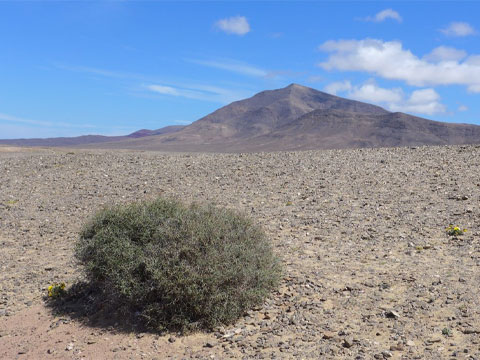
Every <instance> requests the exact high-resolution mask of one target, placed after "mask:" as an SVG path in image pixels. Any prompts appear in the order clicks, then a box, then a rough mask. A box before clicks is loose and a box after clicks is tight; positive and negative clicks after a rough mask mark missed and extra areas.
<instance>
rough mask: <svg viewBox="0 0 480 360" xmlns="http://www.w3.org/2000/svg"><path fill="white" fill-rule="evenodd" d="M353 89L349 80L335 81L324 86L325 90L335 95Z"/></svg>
mask: <svg viewBox="0 0 480 360" xmlns="http://www.w3.org/2000/svg"><path fill="white" fill-rule="evenodd" d="M351 89H352V84H351V83H350V81H348V80H345V81H337V82H333V83H330V84H328V85H327V86H325V87H324V88H323V90H324V91H325V92H327V93H329V94H333V95H338V93H341V92H345V91H349V90H351Z"/></svg>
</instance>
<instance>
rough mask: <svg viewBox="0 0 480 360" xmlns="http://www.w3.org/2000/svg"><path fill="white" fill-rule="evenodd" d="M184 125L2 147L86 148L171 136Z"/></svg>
mask: <svg viewBox="0 0 480 360" xmlns="http://www.w3.org/2000/svg"><path fill="white" fill-rule="evenodd" d="M183 127H184V126H183V125H171V126H166V127H163V128H161V129H157V130H147V129H142V130H138V131H135V132H134V133H131V134H129V135H125V136H103V135H82V136H75V137H57V138H45V139H8V140H1V139H0V145H1V144H4V145H15V146H63V147H69V146H84V145H91V144H102V143H111V142H119V141H122V140H128V139H137V138H143V137H146V136H154V135H163V134H170V133H173V132H175V131H179V130H181V129H182V128H183Z"/></svg>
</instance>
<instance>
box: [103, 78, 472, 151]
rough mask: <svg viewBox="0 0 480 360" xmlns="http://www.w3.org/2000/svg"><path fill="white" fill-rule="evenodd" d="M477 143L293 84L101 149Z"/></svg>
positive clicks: (457, 131)
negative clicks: (165, 130) (172, 130)
mask: <svg viewBox="0 0 480 360" xmlns="http://www.w3.org/2000/svg"><path fill="white" fill-rule="evenodd" d="M471 143H480V126H476V125H468V124H450V123H441V122H437V121H432V120H427V119H423V118H420V117H415V116H411V115H408V114H403V113H392V112H389V111H387V110H385V109H383V108H381V107H379V106H375V105H371V104H366V103H362V102H359V101H353V100H348V99H344V98H341V97H338V96H333V95H330V94H326V93H323V92H321V91H318V90H314V89H311V88H308V87H304V86H300V85H296V84H292V85H289V86H287V87H286V88H282V89H278V90H268V91H263V92H261V93H258V94H256V95H254V96H252V97H251V98H248V99H245V100H241V101H236V102H233V103H231V104H229V105H227V106H224V107H222V108H220V109H218V110H216V111H214V112H213V113H211V114H209V115H207V116H205V117H203V118H201V119H200V120H197V121H195V122H194V123H192V124H191V125H189V126H186V127H185V128H183V129H182V130H180V131H177V132H175V133H173V134H167V135H162V136H151V137H148V138H142V139H138V140H128V141H122V142H117V143H112V144H102V145H101V146H102V147H112V148H115V147H123V148H134V149H135V148H136V149H149V150H162V151H194V152H195V151H216V152H248V151H281V150H306V149H335V148H355V147H392V146H412V145H448V144H450V145H453V144H471Z"/></svg>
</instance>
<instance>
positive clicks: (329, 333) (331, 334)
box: [323, 331, 337, 340]
mask: <svg viewBox="0 0 480 360" xmlns="http://www.w3.org/2000/svg"><path fill="white" fill-rule="evenodd" d="M336 335H337V333H336V332H333V331H325V332H324V333H323V338H324V339H326V340H329V339H333V338H334V337H335V336H336Z"/></svg>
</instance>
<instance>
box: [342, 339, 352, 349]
mask: <svg viewBox="0 0 480 360" xmlns="http://www.w3.org/2000/svg"><path fill="white" fill-rule="evenodd" d="M342 345H343V347H345V348H347V349H349V348H351V347H352V346H353V338H352V337H346V338H345V339H343V343H342Z"/></svg>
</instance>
